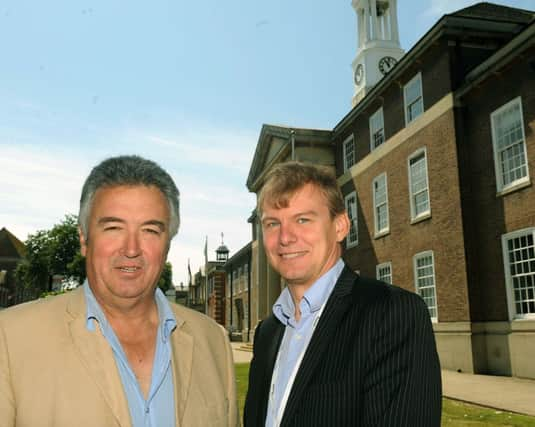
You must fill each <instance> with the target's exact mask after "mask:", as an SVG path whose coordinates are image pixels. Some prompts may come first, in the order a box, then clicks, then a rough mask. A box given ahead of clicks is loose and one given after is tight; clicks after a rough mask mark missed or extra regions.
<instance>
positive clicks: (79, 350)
mask: <svg viewBox="0 0 535 427" xmlns="http://www.w3.org/2000/svg"><path fill="white" fill-rule="evenodd" d="M178 195H179V194H178V189H177V188H176V186H175V184H174V182H173V180H172V179H171V177H170V176H169V175H168V174H167V172H165V171H164V170H163V169H161V168H160V167H159V166H158V165H157V164H156V163H154V162H152V161H150V160H146V159H143V158H141V157H138V156H120V157H115V158H110V159H107V160H105V161H103V162H102V163H101V164H99V165H98V166H96V167H95V168H94V169H93V170H92V172H91V174H90V175H89V177H88V178H87V180H86V182H85V184H84V187H83V190H82V197H81V200H80V213H79V226H80V243H81V250H82V255H84V256H85V257H86V269H87V280H86V282H85V283H84V285H83V286H82V287H79V288H77V289H76V290H74V291H72V292H69V293H67V294H65V295H61V296H57V297H51V298H46V299H45V300H39V301H36V302H31V303H27V304H22V305H20V306H15V307H13V308H10V309H7V310H4V311H3V312H1V313H0V427H14V426H17V427H39V426H50V427H84V426H87V427H111V426H124V427H126V426H134V427H138V426H151V427H172V426H183V427H190V426H202V427H206V426H236V425H237V424H238V420H237V407H236V390H235V382H234V366H233V360H232V353H231V350H230V345H229V342H228V340H227V338H226V335H225V333H224V330H223V328H221V327H220V326H218V325H217V324H216V323H215V322H213V321H212V320H210V319H208V318H207V317H205V316H203V315H200V314H198V313H196V312H194V311H191V310H189V309H186V308H184V307H180V306H177V305H174V304H169V303H168V302H167V301H166V299H165V297H164V296H163V294H162V292H161V291H160V290H159V289H158V288H157V283H158V279H159V277H160V274H161V272H162V269H163V266H164V263H165V260H166V257H167V253H168V250H169V246H170V242H171V239H172V237H173V236H174V235H175V234H176V233H177V231H178V226H179V203H178Z"/></svg>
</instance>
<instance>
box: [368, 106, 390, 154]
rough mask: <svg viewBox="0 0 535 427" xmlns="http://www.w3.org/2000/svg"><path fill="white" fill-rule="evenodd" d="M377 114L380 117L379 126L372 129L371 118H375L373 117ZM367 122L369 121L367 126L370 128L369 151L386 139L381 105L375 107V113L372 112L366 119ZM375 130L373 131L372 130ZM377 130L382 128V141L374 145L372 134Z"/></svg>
mask: <svg viewBox="0 0 535 427" xmlns="http://www.w3.org/2000/svg"><path fill="white" fill-rule="evenodd" d="M376 116H378V117H380V121H381V127H380V128H377V129H373V128H372V120H374V119H375V117H376ZM368 123H369V128H370V152H372V151H373V150H375V149H376V148H377V147H379V146H380V145H383V144H384V143H385V141H386V137H385V119H384V115H383V107H379V108H378V109H377V111H376V112H375V113H373V114H372V115H371V116H370V118H369V120H368ZM374 130H375V132H374ZM379 130H382V131H383V142H381V144H379V145H378V146H377V147H376V146H375V139H374V135H375V134H376V133H377V132H378V131H379Z"/></svg>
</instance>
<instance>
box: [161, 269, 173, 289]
mask: <svg viewBox="0 0 535 427" xmlns="http://www.w3.org/2000/svg"><path fill="white" fill-rule="evenodd" d="M158 287H159V288H160V289H161V290H162V291H163V292H164V293H165V292H166V291H167V290H168V289H172V288H173V266H172V265H171V263H170V262H169V261H167V262H166V263H165V265H164V267H163V271H162V275H161V276H160V280H159V281H158Z"/></svg>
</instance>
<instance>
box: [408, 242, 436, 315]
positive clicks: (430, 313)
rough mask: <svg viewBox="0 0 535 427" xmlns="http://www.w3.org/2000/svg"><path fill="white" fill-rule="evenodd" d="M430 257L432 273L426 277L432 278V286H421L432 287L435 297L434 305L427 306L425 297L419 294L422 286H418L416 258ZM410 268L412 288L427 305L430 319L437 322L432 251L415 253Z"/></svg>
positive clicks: (433, 256) (434, 296)
mask: <svg viewBox="0 0 535 427" xmlns="http://www.w3.org/2000/svg"><path fill="white" fill-rule="evenodd" d="M429 256H430V257H431V267H432V269H433V274H432V275H431V276H428V277H431V278H432V281H433V285H432V286H425V287H423V288H425V289H429V288H432V289H433V298H434V299H435V305H434V306H429V304H428V303H427V301H426V299H425V298H424V297H423V296H422V294H421V289H422V287H420V284H419V281H418V279H419V276H418V260H419V259H420V258H426V257H429ZM412 268H413V274H414V289H415V290H416V293H417V294H418V295H420V297H422V299H423V300H424V302H425V304H426V305H427V309H428V310H429V316H430V317H431V320H432V321H433V322H437V320H438V301H437V282H436V274H435V255H434V254H433V251H424V252H420V253H417V254H416V255H414V257H413V258H412ZM431 310H434V314H435V315H434V316H433V313H432V312H431Z"/></svg>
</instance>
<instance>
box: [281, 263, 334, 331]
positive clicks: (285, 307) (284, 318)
mask: <svg viewBox="0 0 535 427" xmlns="http://www.w3.org/2000/svg"><path fill="white" fill-rule="evenodd" d="M343 269H344V261H342V258H340V259H338V261H337V262H336V263H335V264H334V265H333V266H332V267H331V269H330V270H329V271H327V272H326V273H325V274H324V275H323V276H321V277H320V278H319V279H318V280H316V281H315V282H314V283H313V284H312V286H311V287H310V288H308V290H307V291H306V292H305V295H303V299H302V300H301V303H300V308H301V315H303V316H306V315H307V314H310V313H315V312H317V311H318V310H320V309H321V306H322V305H323V304H324V303H325V302H326V301H327V300H328V299H329V296H330V295H331V292H332V290H333V289H334V285H336V281H337V280H338V277H339V276H340V274H341V273H342V270H343ZM273 314H274V315H275V317H277V319H279V320H280V321H281V322H282V323H283V324H284V325H288V324H289V323H292V322H294V319H295V304H294V301H293V298H292V294H291V293H290V290H289V289H288V287H285V288H284V289H283V290H282V292H281V294H280V295H279V297H278V298H277V301H275V304H274V305H273Z"/></svg>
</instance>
